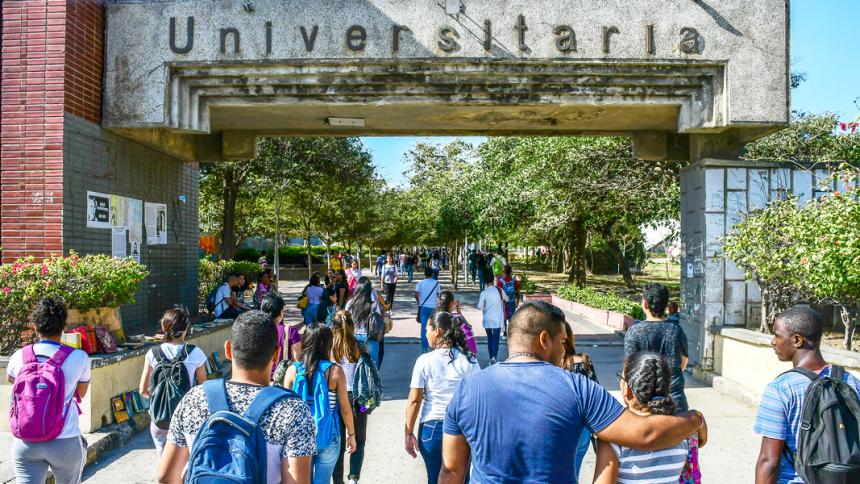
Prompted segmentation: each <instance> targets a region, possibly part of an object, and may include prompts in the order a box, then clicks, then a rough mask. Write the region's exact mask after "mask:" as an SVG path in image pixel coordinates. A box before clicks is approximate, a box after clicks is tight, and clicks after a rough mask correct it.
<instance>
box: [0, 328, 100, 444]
mask: <svg viewBox="0 0 860 484" xmlns="http://www.w3.org/2000/svg"><path fill="white" fill-rule="evenodd" d="M59 348H60V344H59V343H55V342H53V341H43V342H40V343H36V345H35V347H34V348H33V352H34V353H36V360H38V361H39V362H40V363H44V362H46V361H48V360H49V359H50V358H51V357H52V356H54V353H56V352H57V350H58V349H59ZM23 366H24V350H23V349H21V350H18V351H16V352H15V353H14V354H12V356H11V357H10V358H9V364H8V365H7V366H6V374H7V375H8V376H9V377H10V378H15V377H16V376H18V372H19V371H21V368H22V367H23ZM61 368H62V370H63V376H64V377H65V390H66V394H65V395H64V397H65V402H66V406H67V407H68V409H69V410H68V413H67V414H66V423H65V425H63V431H62V432H60V435H58V436H57V438H58V439H68V438H72V437H77V436H79V435H81V428H80V427H79V426H78V408H77V407H76V406H75V404H74V403H72V399H73V398H74V396H75V390H77V388H78V383H88V382H89V381H90V371H91V370H90V358H89V356H87V354H86V353H85V352H83V351H82V350H77V349H76V350H74V351H72V353H71V354H70V355H69V356H68V357H67V358H66V361H64V362H63V366H62V367H61Z"/></svg>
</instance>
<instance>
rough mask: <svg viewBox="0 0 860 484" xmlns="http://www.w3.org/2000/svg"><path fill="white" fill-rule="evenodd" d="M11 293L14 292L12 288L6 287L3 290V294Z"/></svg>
mask: <svg viewBox="0 0 860 484" xmlns="http://www.w3.org/2000/svg"><path fill="white" fill-rule="evenodd" d="M10 292H12V289H11V288H9V287H4V288H3V294H9V293H10Z"/></svg>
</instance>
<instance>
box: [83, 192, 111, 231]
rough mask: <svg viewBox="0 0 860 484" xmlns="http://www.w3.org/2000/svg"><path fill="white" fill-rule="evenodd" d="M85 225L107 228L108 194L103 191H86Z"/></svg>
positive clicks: (108, 221) (108, 216)
mask: <svg viewBox="0 0 860 484" xmlns="http://www.w3.org/2000/svg"><path fill="white" fill-rule="evenodd" d="M87 227H89V228H93V229H109V228H110V227H111V225H110V196H109V195H105V194H104V193H96V192H87Z"/></svg>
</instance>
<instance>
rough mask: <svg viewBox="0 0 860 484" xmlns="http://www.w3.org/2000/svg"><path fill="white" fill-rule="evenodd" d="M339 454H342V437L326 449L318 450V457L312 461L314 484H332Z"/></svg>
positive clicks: (312, 479) (312, 480)
mask: <svg viewBox="0 0 860 484" xmlns="http://www.w3.org/2000/svg"><path fill="white" fill-rule="evenodd" d="M338 454H340V435H338V436H337V438H336V439H335V440H334V442H332V444H331V445H329V446H328V447H326V448H325V449H317V455H315V456H314V457H313V460H311V482H312V483H313V484H330V483H331V476H332V473H333V472H334V466H335V464H337V456H338Z"/></svg>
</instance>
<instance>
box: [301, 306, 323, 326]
mask: <svg viewBox="0 0 860 484" xmlns="http://www.w3.org/2000/svg"><path fill="white" fill-rule="evenodd" d="M319 310H320V305H319V304H308V307H306V308H305V310H304V313H303V317H304V320H305V324H312V323H315V322H316V320H317V313H319Z"/></svg>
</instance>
